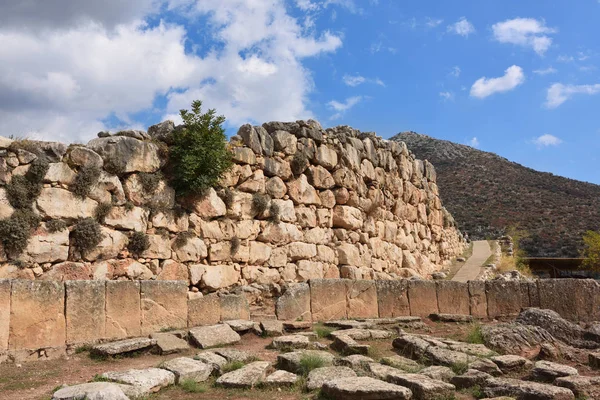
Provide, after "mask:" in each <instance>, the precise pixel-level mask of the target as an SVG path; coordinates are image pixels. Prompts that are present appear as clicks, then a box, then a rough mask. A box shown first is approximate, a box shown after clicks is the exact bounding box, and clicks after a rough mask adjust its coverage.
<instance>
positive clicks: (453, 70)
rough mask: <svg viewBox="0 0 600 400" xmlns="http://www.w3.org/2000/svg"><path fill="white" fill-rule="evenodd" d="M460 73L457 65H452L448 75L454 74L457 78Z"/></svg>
mask: <svg viewBox="0 0 600 400" xmlns="http://www.w3.org/2000/svg"><path fill="white" fill-rule="evenodd" d="M460 73H461V69H460V67H458V66H454V67H452V72H450V75H452V76H454V77H455V78H458V77H459V76H460Z"/></svg>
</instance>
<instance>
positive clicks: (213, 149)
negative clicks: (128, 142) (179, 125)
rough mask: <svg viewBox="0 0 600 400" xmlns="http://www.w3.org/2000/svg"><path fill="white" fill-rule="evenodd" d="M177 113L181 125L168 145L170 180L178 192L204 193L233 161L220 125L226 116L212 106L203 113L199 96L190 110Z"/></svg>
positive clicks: (216, 181) (215, 182)
mask: <svg viewBox="0 0 600 400" xmlns="http://www.w3.org/2000/svg"><path fill="white" fill-rule="evenodd" d="M180 113H181V118H182V119H183V123H184V128H183V129H180V130H176V131H175V133H174V134H173V145H172V146H171V148H170V149H169V161H170V163H171V173H172V174H171V175H172V176H171V179H172V184H173V187H174V188H175V190H176V191H177V194H178V195H187V194H204V193H206V191H207V190H208V189H209V188H211V187H215V186H217V184H218V182H219V179H221V177H222V176H223V174H224V173H225V172H226V171H227V170H228V169H229V168H230V167H231V166H232V165H233V162H232V159H231V153H230V152H229V150H228V149H227V142H226V137H225V129H224V128H223V126H222V125H223V123H224V122H225V117H223V116H217V115H216V112H215V110H213V109H211V110H208V112H206V113H204V114H203V113H202V102H201V101H199V100H196V101H194V102H193V103H192V111H188V110H181V112H180Z"/></svg>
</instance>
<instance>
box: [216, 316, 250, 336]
mask: <svg viewBox="0 0 600 400" xmlns="http://www.w3.org/2000/svg"><path fill="white" fill-rule="evenodd" d="M223 324H227V325H229V326H230V327H231V329H233V330H234V331H236V332H240V333H243V332H248V331H249V330H250V329H252V328H253V327H254V324H255V322H254V321H248V320H245V319H233V320H230V321H223Z"/></svg>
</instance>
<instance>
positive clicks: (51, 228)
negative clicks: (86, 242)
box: [46, 219, 69, 233]
mask: <svg viewBox="0 0 600 400" xmlns="http://www.w3.org/2000/svg"><path fill="white" fill-rule="evenodd" d="M68 226H69V225H67V223H66V222H65V220H62V219H51V220H50V221H48V222H46V229H48V232H50V233H55V232H60V231H64V230H65V229H67V228H68Z"/></svg>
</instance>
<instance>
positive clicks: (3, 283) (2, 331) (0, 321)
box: [0, 279, 10, 352]
mask: <svg viewBox="0 0 600 400" xmlns="http://www.w3.org/2000/svg"><path fill="white" fill-rule="evenodd" d="M9 331H10V281H9V280H6V279H1V280H0V352H2V351H4V350H7V349H8V336H9Z"/></svg>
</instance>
